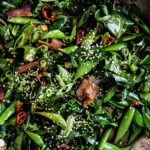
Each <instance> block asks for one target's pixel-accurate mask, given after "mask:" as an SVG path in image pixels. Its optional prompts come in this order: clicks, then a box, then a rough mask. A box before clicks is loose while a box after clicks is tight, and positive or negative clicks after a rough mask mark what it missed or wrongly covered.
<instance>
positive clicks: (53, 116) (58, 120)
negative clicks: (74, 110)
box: [34, 112, 67, 129]
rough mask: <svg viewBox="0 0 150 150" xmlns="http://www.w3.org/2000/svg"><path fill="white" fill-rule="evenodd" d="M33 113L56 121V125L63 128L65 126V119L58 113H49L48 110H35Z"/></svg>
mask: <svg viewBox="0 0 150 150" xmlns="http://www.w3.org/2000/svg"><path fill="white" fill-rule="evenodd" d="M34 114H38V115H41V116H43V117H45V118H48V119H50V120H52V121H53V122H54V123H56V124H57V125H58V126H60V127H62V128H63V129H66V128H67V123H66V121H65V120H64V118H63V117H62V116H61V115H59V114H55V113H49V112H35V113H34Z"/></svg>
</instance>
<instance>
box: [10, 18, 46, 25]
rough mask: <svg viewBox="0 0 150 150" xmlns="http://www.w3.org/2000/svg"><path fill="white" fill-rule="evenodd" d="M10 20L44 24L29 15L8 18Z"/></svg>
mask: <svg viewBox="0 0 150 150" xmlns="http://www.w3.org/2000/svg"><path fill="white" fill-rule="evenodd" d="M8 22H11V23H15V24H26V23H29V22H31V23H33V24H43V23H42V22H40V21H39V20H37V19H32V18H27V17H12V18H10V19H8Z"/></svg>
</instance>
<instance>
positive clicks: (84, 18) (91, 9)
mask: <svg viewBox="0 0 150 150" xmlns="http://www.w3.org/2000/svg"><path fill="white" fill-rule="evenodd" d="M95 10H96V6H95V5H92V6H91V7H89V9H88V10H86V11H85V12H84V13H83V15H82V16H81V18H80V20H79V23H78V27H81V26H82V27H83V26H84V25H85V24H86V23H87V21H88V19H89V17H90V15H91V14H92V13H94V12H95Z"/></svg>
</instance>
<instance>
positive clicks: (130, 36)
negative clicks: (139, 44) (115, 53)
mask: <svg viewBox="0 0 150 150" xmlns="http://www.w3.org/2000/svg"><path fill="white" fill-rule="evenodd" d="M142 35H143V34H142V33H137V34H131V35H127V36H123V37H121V38H120V39H119V40H120V41H124V42H126V41H130V40H134V39H136V38H139V37H140V36H142Z"/></svg>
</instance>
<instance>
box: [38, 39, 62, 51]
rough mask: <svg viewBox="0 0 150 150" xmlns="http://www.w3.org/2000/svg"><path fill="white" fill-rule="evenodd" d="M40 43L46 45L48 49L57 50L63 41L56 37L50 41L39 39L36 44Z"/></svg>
mask: <svg viewBox="0 0 150 150" xmlns="http://www.w3.org/2000/svg"><path fill="white" fill-rule="evenodd" d="M40 45H46V46H48V48H49V49H53V50H59V49H60V48H61V47H62V46H63V45H64V43H63V42H62V41H60V40H58V39H52V40H51V42H50V43H48V42H46V41H41V40H39V41H38V43H37V46H40Z"/></svg>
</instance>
